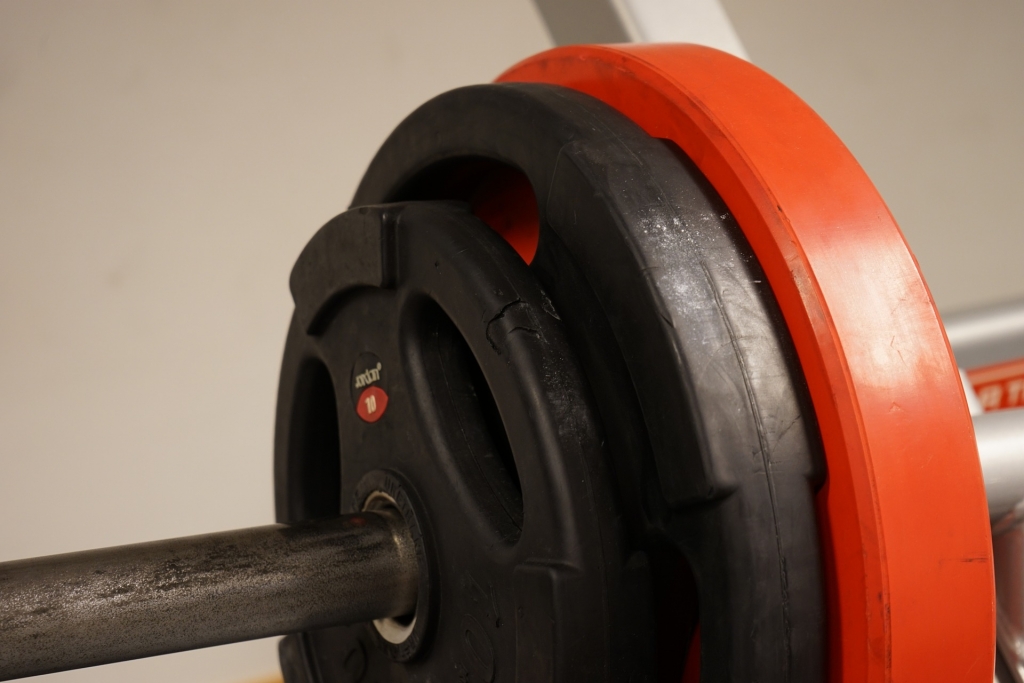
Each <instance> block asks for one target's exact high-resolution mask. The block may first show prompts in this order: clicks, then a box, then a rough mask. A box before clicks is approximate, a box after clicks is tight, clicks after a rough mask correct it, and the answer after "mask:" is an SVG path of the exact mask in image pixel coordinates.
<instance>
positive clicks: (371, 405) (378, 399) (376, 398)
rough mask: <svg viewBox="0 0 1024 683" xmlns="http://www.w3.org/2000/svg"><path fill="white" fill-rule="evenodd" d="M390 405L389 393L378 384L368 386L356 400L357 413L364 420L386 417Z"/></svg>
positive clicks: (370, 420) (372, 420)
mask: <svg viewBox="0 0 1024 683" xmlns="http://www.w3.org/2000/svg"><path fill="white" fill-rule="evenodd" d="M387 407H388V395H387V393H386V392H385V391H384V390H383V389H381V388H380V387H378V386H372V387H367V388H366V389H364V390H363V393H361V394H359V400H358V401H356V413H357V414H358V415H359V417H360V418H362V420H363V421H364V422H376V421H377V420H379V419H380V418H382V417H384V411H385V410H387Z"/></svg>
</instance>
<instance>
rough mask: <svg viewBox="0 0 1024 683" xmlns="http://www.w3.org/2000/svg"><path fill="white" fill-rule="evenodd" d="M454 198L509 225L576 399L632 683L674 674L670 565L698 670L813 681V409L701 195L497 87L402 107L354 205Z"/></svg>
mask: <svg viewBox="0 0 1024 683" xmlns="http://www.w3.org/2000/svg"><path fill="white" fill-rule="evenodd" d="M517 177H519V178H520V180H518V181H517V180H515V179H516V178H517ZM502 178H504V181H503V182H502V181H501V179H502ZM524 178H525V183H526V186H528V187H531V188H532V190H533V193H532V195H533V196H524V193H523V192H522V187H523V186H524V183H523V182H522V181H523V179H524ZM496 179H497V180H496ZM501 187H505V188H508V194H506V195H504V197H503V195H502V193H501ZM453 198H457V199H465V200H467V201H469V202H470V203H471V204H473V205H474V206H475V207H477V210H478V213H481V214H482V215H483V214H489V212H488V211H483V212H481V211H480V210H479V207H481V206H484V207H491V208H492V209H493V207H494V206H495V205H499V206H501V205H503V206H504V207H505V210H504V211H497V212H490V214H489V215H491V214H493V213H497V214H498V215H509V214H511V213H515V214H516V215H517V216H518V218H517V219H516V220H515V221H513V226H512V228H511V229H512V230H513V231H514V232H515V233H516V235H517V239H516V240H514V241H513V243H514V244H516V245H517V248H518V251H519V253H520V254H521V255H522V256H523V257H524V258H525V259H528V260H530V261H531V266H530V270H531V271H532V272H533V273H534V275H535V276H536V277H537V279H538V280H539V281H540V283H541V284H542V285H543V287H544V289H545V291H546V292H547V293H548V294H549V295H550V297H551V299H552V301H553V302H554V306H555V309H556V310H557V311H558V312H559V315H560V317H561V319H562V322H563V323H564V324H565V327H566V330H567V331H568V335H569V339H570V341H571V344H572V347H573V350H574V351H575V352H576V355H577V356H578V357H579V358H580V360H581V362H582V365H583V368H584V371H585V373H586V377H587V380H588V382H589V384H590V388H591V391H592V392H593V395H594V396H595V398H596V401H597V406H598V410H599V413H600V417H601V422H602V425H603V428H604V433H605V435H606V438H607V442H608V451H607V452H608V454H609V456H610V457H611V458H612V469H613V470H614V473H615V482H616V493H617V497H618V501H619V505H620V506H621V507H620V509H621V511H622V514H623V521H624V524H625V526H626V530H627V541H626V548H627V551H628V553H629V557H628V559H626V566H627V574H629V572H630V571H632V572H634V574H635V575H636V576H649V577H650V578H649V579H644V581H641V582H640V583H639V584H638V585H637V586H634V587H626V586H619V587H617V590H618V591H619V593H621V594H623V595H626V594H629V591H630V590H632V591H633V593H635V594H636V595H637V597H636V598H635V599H632V600H629V601H628V602H629V604H633V605H643V604H648V605H650V610H651V612H652V613H654V614H653V615H652V616H651V617H649V618H648V620H647V622H646V623H647V628H646V629H643V630H636V631H635V632H634V633H633V634H632V641H633V644H631V645H630V647H629V648H627V651H629V652H631V653H634V658H633V661H632V662H631V663H630V664H629V665H628V670H629V671H630V675H632V676H633V677H634V679H633V680H676V681H678V680H679V679H680V676H681V675H682V668H683V665H684V662H685V657H686V652H687V649H688V643H689V640H690V638H691V635H692V633H693V626H694V622H695V619H696V614H695V613H694V610H693V605H692V603H691V602H688V601H690V600H692V598H690V597H689V596H688V594H687V591H686V590H685V589H684V588H685V585H686V584H687V582H688V581H690V579H688V574H689V571H690V570H692V573H693V579H692V581H693V582H694V583H695V586H696V599H697V601H698V606H699V613H700V633H701V653H702V655H701V658H702V659H701V661H702V667H701V669H702V677H703V678H704V680H708V681H750V680H761V681H815V680H822V678H823V676H824V653H825V635H824V629H823V624H824V591H823V587H822V585H821V579H820V553H819V550H818V534H817V529H816V525H815V515H814V507H813V505H814V503H813V487H814V482H815V481H820V474H821V470H820V468H819V467H817V466H816V463H817V461H816V458H815V451H816V443H817V437H816V433H815V431H814V425H813V420H812V421H811V422H808V421H806V420H805V419H804V416H805V415H810V414H812V411H811V409H810V407H809V402H807V401H805V400H804V398H803V389H802V380H801V378H800V374H799V369H798V365H797V362H796V358H795V355H794V354H793V353H792V350H791V347H790V342H789V339H788V333H787V331H786V327H785V324H784V323H783V321H782V319H781V316H780V315H779V314H778V311H777V309H776V305H775V302H774V300H773V298H772V295H771V291H770V289H769V288H768V285H767V283H766V281H765V278H764V276H763V273H762V271H761V269H760V267H759V265H758V263H757V261H756V259H755V258H754V257H753V254H752V252H751V251H750V247H749V246H748V245H747V244H746V241H745V240H744V238H743V235H742V233H741V232H740V231H739V229H738V228H737V227H736V225H735V221H734V220H733V218H732V216H731V214H730V212H729V211H728V209H727V208H726V207H725V206H724V205H723V204H722V202H721V200H720V199H719V197H718V196H717V194H716V193H715V191H714V190H713V189H712V188H711V186H710V185H708V183H707V182H706V181H705V180H704V178H703V177H702V176H701V174H700V173H699V171H698V170H697V169H696V168H695V167H694V166H693V164H692V163H691V162H690V161H689V159H687V158H686V156H685V155H684V154H682V153H681V152H680V151H679V149H678V148H677V147H675V146H674V145H672V144H671V143H666V142H665V141H662V140H657V139H655V138H652V137H651V136H649V135H647V134H645V133H644V132H643V131H642V130H641V129H640V128H638V127H637V126H636V125H635V124H634V123H632V122H631V121H629V120H628V119H627V118H625V117H623V116H622V115H621V114H619V113H617V112H615V111H614V110H613V109H611V108H610V107H608V106H607V105H604V104H602V103H601V102H599V101H597V100H595V99H593V98H591V97H589V96H586V95H582V94H579V93H576V92H573V91H571V90H567V89H564V88H558V87H552V86H545V85H530V84H522V85H512V84H506V85H492V86H476V87H471V88H465V89H460V90H456V91H453V92H450V93H447V94H445V95H442V96H440V97H438V98H436V99H434V100H432V101H431V102H429V103H427V104H426V105H424V106H423V107H421V108H420V109H419V110H417V111H416V112H415V113H413V114H412V115H411V116H410V117H409V118H408V119H406V121H404V122H403V123H402V124H401V125H400V126H399V127H398V128H397V129H396V130H395V132H394V133H393V134H392V135H391V137H390V138H389V139H388V141H387V142H385V144H384V145H383V147H382V148H381V150H380V152H379V153H378V155H377V156H376V158H375V159H374V161H373V162H372V163H371V165H370V168H369V169H368V171H367V173H366V176H365V177H364V180H363V182H362V184H361V186H360V188H359V190H358V192H357V194H356V197H355V200H354V202H353V204H354V205H356V206H358V205H363V204H371V203H377V202H382V201H399V200H413V199H416V200H423V199H453ZM524 202H526V204H524ZM524 206H525V207H526V208H525V209H524ZM531 211H533V212H534V215H535V216H536V218H535V221H534V227H533V231H532V233H531V229H530V221H529V220H528V219H527V218H528V216H529V215H530V213H531ZM507 228H508V226H505V225H498V226H496V229H498V231H499V232H503V233H504V232H505V231H506V229H507ZM531 234H532V235H533V241H532V242H531V241H530V239H527V238H528V237H529V236H530V235H531ZM531 256H532V259H531ZM680 552H681V553H682V554H683V555H684V556H685V558H686V560H687V561H688V562H684V561H682V559H681V557H680V555H679V554H678V553H680ZM640 589H642V590H640ZM690 665H691V666H692V665H693V662H692V660H691V662H690ZM616 680H623V679H621V678H620V679H616Z"/></svg>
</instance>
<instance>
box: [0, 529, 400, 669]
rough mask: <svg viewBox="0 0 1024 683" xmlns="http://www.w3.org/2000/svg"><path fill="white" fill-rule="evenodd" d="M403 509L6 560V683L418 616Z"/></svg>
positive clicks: (2, 580) (1, 639)
mask: <svg viewBox="0 0 1024 683" xmlns="http://www.w3.org/2000/svg"><path fill="white" fill-rule="evenodd" d="M417 576H418V571H417V560H416V548H415V545H414V542H413V539H412V537H411V536H410V534H409V530H408V528H407V527H406V526H405V524H404V522H403V521H402V520H401V517H400V515H399V514H398V513H397V512H391V511H386V510H385V511H378V512H367V513H363V514H358V515H347V516H343V517H339V518H337V519H331V520H323V521H316V522H307V523H300V524H296V525H292V526H284V525H273V526H265V527H257V528H253V529H243V530H240V531H227V532H223V533H215V534H207V535H203V536H193V537H189V538H178V539H173V540H168V541H157V542H154V543H140V544H135V545H127V546H121V547H117V548H105V549H102V550H89V551H85V552H80V553H69V554H66V555H53V556H50V557H41V558H33V559H27V560H18V561H14V562H6V563H2V564H0V680H10V679H12V678H23V677H26V676H34V675H38V674H45V673H51V672H55V671H63V670H66V669H75V668H79V667H85V666H93V665H96V664H106V663H109V662H117V661H123V660H128V659H136V658H139V657H149V656H152V655H159V654H166V653H169V652H178V651H181V650H190V649H195V648H201V647H208V646H211V645H221V644H224V643H233V642H239V641H243V640H252V639H255V638H263V637H267V636H273V635H282V634H286V633H293V632H296V631H305V630H310V629H317V628H323V627H327V626H334V625H338V624H344V623H355V622H361V621H370V620H373V619H379V618H385V617H396V616H401V615H404V614H409V613H411V612H412V611H413V609H414V607H415V603H416V587H417V580H418V579H417Z"/></svg>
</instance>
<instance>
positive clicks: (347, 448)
mask: <svg viewBox="0 0 1024 683" xmlns="http://www.w3.org/2000/svg"><path fill="white" fill-rule="evenodd" d="M291 290H292V296H293V298H294V300H295V315H294V318H293V323H292V328H291V331H290V333H289V337H288V343H287V348H286V351H285V361H284V366H283V370H282V376H281V393H280V398H279V404H278V425H277V465H278V467H279V469H278V472H277V494H278V503H279V508H278V517H279V519H282V520H287V521H294V520H296V519H303V518H309V517H315V516H320V515H331V514H336V513H337V512H338V511H339V509H340V510H342V511H346V512H348V511H352V510H360V509H365V508H366V507H367V506H368V505H371V504H372V503H373V502H374V501H376V502H377V503H378V504H379V503H381V502H385V503H388V504H391V505H394V506H396V507H397V508H398V509H399V510H400V511H401V512H402V514H403V516H404V517H405V519H406V522H407V523H409V524H410V527H411V529H412V532H413V537H414V538H415V539H417V544H418V548H419V550H420V558H419V559H420V586H419V593H418V603H417V607H416V611H415V614H413V615H407V617H406V618H404V619H388V620H380V621H378V622H374V625H373V626H370V625H358V626H352V627H344V628H336V629H329V630H326V631H319V632H315V633H309V634H303V635H301V636H295V637H292V638H290V639H286V641H284V644H283V646H282V655H283V656H282V661H283V663H284V666H285V668H286V669H287V673H288V675H289V683H297V682H298V681H309V683H321V682H325V681H354V680H362V679H363V678H366V679H368V680H377V681H383V680H391V681H404V680H411V681H441V680H466V681H481V680H482V681H510V680H512V679H513V677H517V680H522V681H538V682H541V681H551V682H554V681H558V682H560V683H561V682H564V681H579V682H581V683H582V682H584V681H588V682H589V681H615V680H624V677H623V673H624V672H623V671H622V670H617V669H616V668H615V667H616V666H617V663H619V662H621V661H623V657H622V656H621V655H620V656H616V655H617V653H619V652H620V650H621V648H622V644H623V643H624V642H627V641H626V638H625V637H624V636H622V635H621V634H622V633H624V632H626V631H627V630H628V628H629V627H630V626H631V625H632V624H633V623H634V622H635V621H636V620H633V619H631V618H630V616H629V614H630V612H631V606H630V605H628V604H623V603H622V599H621V596H622V591H621V590H620V586H621V585H622V584H623V582H624V581H625V579H623V577H622V574H623V570H624V562H623V559H622V558H623V553H622V550H621V548H620V547H619V545H620V533H619V526H620V523H619V520H618V515H617V512H616V509H615V505H614V502H613V500H612V495H613V493H612V486H611V484H610V475H609V472H608V470H607V460H608V457H607V455H606V454H605V453H604V450H605V445H604V444H605V440H604V439H603V438H602V435H601V433H600V429H599V422H598V419H597V417H596V412H595V410H594V408H593V402H592V399H591V398H590V397H589V394H588V391H587V388H586V383H585V380H584V379H583V375H582V371H581V370H580V368H579V365H578V363H577V361H576V359H575V356H574V354H573V352H572V350H571V349H570V347H569V344H568V341H567V340H566V337H565V334H564V332H563V330H562V324H561V322H560V321H559V319H558V316H557V314H556V313H555V310H554V308H553V307H552V305H551V302H550V301H549V300H548V299H547V297H546V296H545V295H544V293H543V291H542V290H541V288H540V286H539V285H538V284H537V282H536V280H535V278H534V277H533V275H532V274H531V273H530V271H529V269H528V268H527V266H526V265H525V264H524V263H523V262H522V260H521V259H520V258H519V257H518V256H517V255H516V253H515V252H514V251H513V250H512V248H511V247H510V246H509V245H508V244H507V243H505V242H504V241H503V240H502V239H501V238H500V237H499V236H498V235H496V234H495V233H493V232H492V231H491V230H489V229H488V228H487V226H486V225H485V224H483V223H482V222H481V221H480V220H479V219H477V218H475V217H474V216H472V215H471V214H470V213H469V212H468V210H466V207H464V206H461V205H452V204H451V203H443V202H419V203H411V204H398V205H394V204H392V205H387V206H368V207H360V208H358V209H353V210H351V211H348V212H346V213H344V214H342V215H340V216H339V217H337V218H335V219H334V220H332V221H331V222H329V223H328V224H327V225H326V226H324V227H323V228H322V229H321V230H320V231H319V232H318V233H317V234H316V235H315V236H314V237H313V239H312V240H311V241H310V242H309V244H308V245H307V246H306V248H305V249H304V250H303V252H302V254H301V255H300V257H299V259H298V261H297V263H296V265H295V268H294V270H293V271H292V277H291ZM314 403H318V404H320V405H316V406H314V405H313V404H314ZM324 406H327V407H326V408H325V407H324ZM339 462H340V468H339V464H338V463H339ZM339 484H340V485H339ZM304 667H306V669H304Z"/></svg>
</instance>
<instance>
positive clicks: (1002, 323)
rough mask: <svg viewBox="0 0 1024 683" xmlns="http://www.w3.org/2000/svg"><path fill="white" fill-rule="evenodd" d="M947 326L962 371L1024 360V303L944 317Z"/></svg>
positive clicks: (947, 332) (951, 344)
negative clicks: (1016, 359)
mask: <svg viewBox="0 0 1024 683" xmlns="http://www.w3.org/2000/svg"><path fill="white" fill-rule="evenodd" d="M943 322H944V324H945V326H946V336H947V337H949V345H950V346H952V347H953V354H954V355H955V356H956V362H957V364H958V365H959V366H960V367H962V368H975V367H978V366H979V365H988V364H990V363H998V362H1000V361H1005V360H1013V359H1015V358H1022V357H1024V301H1014V302H1011V303H1006V304H1000V305H998V306H991V307H989V308H983V309H978V310H976V311H967V312H964V313H956V314H952V315H948V316H943Z"/></svg>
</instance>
